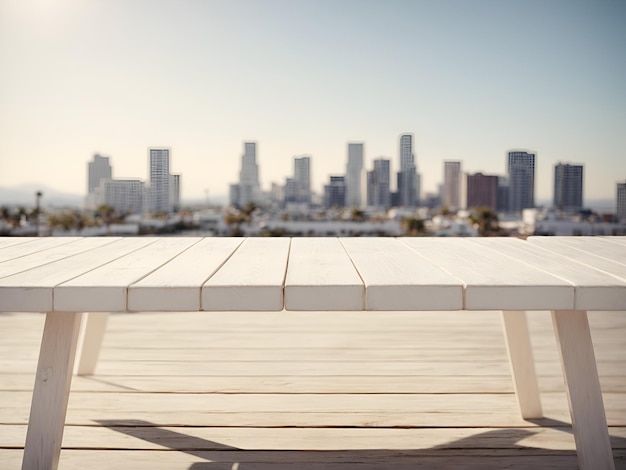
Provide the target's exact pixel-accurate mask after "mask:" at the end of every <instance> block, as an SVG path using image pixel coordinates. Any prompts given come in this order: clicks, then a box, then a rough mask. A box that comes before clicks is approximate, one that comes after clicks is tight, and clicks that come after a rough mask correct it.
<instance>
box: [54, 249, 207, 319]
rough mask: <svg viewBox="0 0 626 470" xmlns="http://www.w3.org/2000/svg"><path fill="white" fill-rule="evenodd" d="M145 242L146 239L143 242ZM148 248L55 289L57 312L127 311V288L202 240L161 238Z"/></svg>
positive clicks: (55, 307) (134, 252) (136, 251)
mask: <svg viewBox="0 0 626 470" xmlns="http://www.w3.org/2000/svg"><path fill="white" fill-rule="evenodd" d="M142 240H143V239H142ZM145 240H147V243H149V244H148V245H146V246H145V247H143V248H141V249H139V250H135V251H133V252H131V253H129V254H127V255H125V256H122V257H121V258H117V259H115V260H114V261H111V262H110V263H107V264H106V265H104V266H101V267H99V268H96V269H93V270H91V271H89V272H87V273H85V274H83V275H81V276H78V277H76V278H74V279H72V280H70V281H67V282H65V283H63V284H60V285H58V286H56V287H55V288H54V309H55V310H56V311H59V312H80V311H86V312H124V311H127V303H126V302H127V289H128V286H129V285H130V284H132V283H134V282H137V281H138V280H140V279H142V278H143V277H145V276H147V275H148V274H150V273H151V272H153V271H154V270H156V269H157V268H159V267H160V266H162V265H163V264H165V263H167V262H168V261H170V260H171V259H172V258H174V257H176V256H177V255H178V254H180V253H181V252H182V251H184V250H186V249H187V248H189V247H190V246H191V245H194V244H195V243H197V242H198V241H199V240H200V239H199V238H186V237H180V238H179V237H174V238H158V239H156V240H155V241H154V242H152V243H150V241H151V240H150V238H146V239H145Z"/></svg>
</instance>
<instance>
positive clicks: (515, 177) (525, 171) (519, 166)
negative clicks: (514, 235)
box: [508, 150, 535, 212]
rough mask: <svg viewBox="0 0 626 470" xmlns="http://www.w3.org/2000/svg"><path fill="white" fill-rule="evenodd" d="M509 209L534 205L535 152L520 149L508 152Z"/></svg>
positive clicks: (515, 210) (520, 209) (514, 209)
mask: <svg viewBox="0 0 626 470" xmlns="http://www.w3.org/2000/svg"><path fill="white" fill-rule="evenodd" d="M508 177H509V211H511V212H521V211H522V210H523V209H528V208H532V207H535V154H534V153H528V152H524V151H520V150H514V151H511V152H509V153H508Z"/></svg>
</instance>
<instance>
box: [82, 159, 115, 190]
mask: <svg viewBox="0 0 626 470" xmlns="http://www.w3.org/2000/svg"><path fill="white" fill-rule="evenodd" d="M87 173H88V178H87V193H88V194H91V193H93V192H94V191H95V190H96V188H98V187H99V186H100V181H101V180H103V179H111V175H112V173H113V171H112V170H111V164H110V163H109V157H103V156H102V155H98V154H97V153H96V154H95V155H94V156H93V161H92V162H88V164H87Z"/></svg>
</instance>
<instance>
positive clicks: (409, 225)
mask: <svg viewBox="0 0 626 470" xmlns="http://www.w3.org/2000/svg"><path fill="white" fill-rule="evenodd" d="M402 228H404V231H405V232H406V234H407V235H409V236H412V237H415V236H417V235H423V234H425V233H426V225H425V224H424V221H423V220H422V219H418V218H416V217H405V218H404V219H402Z"/></svg>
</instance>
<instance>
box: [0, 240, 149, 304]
mask: <svg viewBox="0 0 626 470" xmlns="http://www.w3.org/2000/svg"><path fill="white" fill-rule="evenodd" d="M99 242H100V244H101V240H99ZM151 243H154V240H151V239H149V238H123V239H117V240H110V242H109V243H107V244H104V245H102V246H96V247H93V248H92V249H90V250H88V251H79V252H78V253H76V254H75V255H71V256H66V257H64V258H62V259H59V260H57V261H53V262H49V263H45V264H43V265H41V266H38V267H34V268H32V269H29V270H28V271H22V272H19V273H17V274H14V275H12V276H7V277H4V278H2V279H0V291H1V292H2V298H1V300H0V309H2V310H5V311H14V312H47V311H53V310H54V305H53V290H54V288H55V287H56V286H58V285H60V284H63V283H64V282H66V281H68V280H71V279H73V278H75V277H77V276H80V275H82V274H85V273H87V272H89V271H92V270H94V269H96V268H98V267H100V266H102V265H106V264H108V263H110V262H111V261H114V260H116V259H118V258H121V257H122V256H124V255H126V254H128V253H131V252H133V251H135V250H137V249H139V248H141V247H143V246H146V245H149V244H151ZM64 246H66V245H64Z"/></svg>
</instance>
